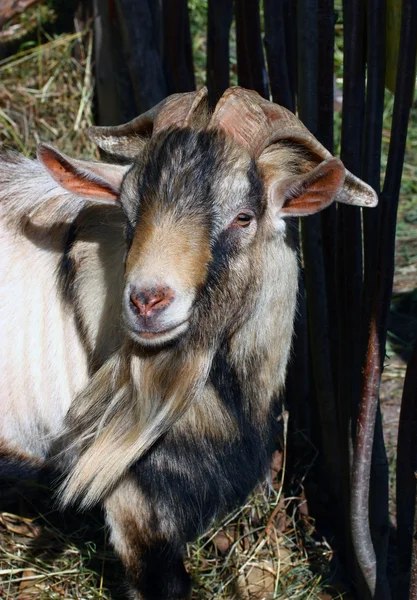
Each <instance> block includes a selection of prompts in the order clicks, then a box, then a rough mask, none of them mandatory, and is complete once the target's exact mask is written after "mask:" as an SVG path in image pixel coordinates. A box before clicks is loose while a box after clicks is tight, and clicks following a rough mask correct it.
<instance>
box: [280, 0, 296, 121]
mask: <svg viewBox="0 0 417 600" xmlns="http://www.w3.org/2000/svg"><path fill="white" fill-rule="evenodd" d="M283 18H284V26H285V45H286V55H287V63H288V80H289V86H290V99H291V104H290V105H289V106H288V107H287V108H289V109H290V110H291V111H292V112H295V96H296V92H297V80H298V74H297V69H298V67H297V3H296V2H294V0H283Z"/></svg>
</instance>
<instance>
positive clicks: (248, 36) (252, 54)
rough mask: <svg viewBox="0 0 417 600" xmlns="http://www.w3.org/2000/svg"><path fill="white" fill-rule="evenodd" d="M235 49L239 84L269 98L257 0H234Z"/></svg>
mask: <svg viewBox="0 0 417 600" xmlns="http://www.w3.org/2000/svg"><path fill="white" fill-rule="evenodd" d="M235 10H236V51H237V77H238V82H239V85H241V86H242V87H244V88H249V89H252V90H256V91H257V92H258V93H259V94H260V95H261V96H263V97H264V98H269V87H268V75H267V72H266V68H265V58H264V53H263V47H262V37H261V20H260V14H259V0H236V1H235Z"/></svg>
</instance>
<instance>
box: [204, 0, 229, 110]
mask: <svg viewBox="0 0 417 600" xmlns="http://www.w3.org/2000/svg"><path fill="white" fill-rule="evenodd" d="M232 20H233V0H209V3H208V24H207V87H208V93H209V102H210V104H211V106H213V107H214V106H215V105H216V103H217V101H218V99H219V98H220V96H221V95H222V94H223V92H224V91H225V90H226V89H227V88H228V87H229V72H230V60H229V58H230V55H229V36H230V27H231V25H232Z"/></svg>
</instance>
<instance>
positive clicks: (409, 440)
mask: <svg viewBox="0 0 417 600" xmlns="http://www.w3.org/2000/svg"><path fill="white" fill-rule="evenodd" d="M416 440H417V341H416V343H415V345H414V350H413V353H412V355H411V358H410V361H409V363H408V366H407V373H406V376H405V381H404V390H403V397H402V401H401V412H400V424H399V428H398V450H397V559H398V562H397V565H398V570H397V596H396V598H397V600H408V598H412V599H413V600H415V599H416V598H417V553H416V550H417V548H416V533H417V532H416V523H415V520H416V518H417V511H416V492H417V486H416V471H417V452H416ZM412 594H413V595H412Z"/></svg>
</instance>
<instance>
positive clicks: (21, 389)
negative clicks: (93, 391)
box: [0, 157, 87, 458]
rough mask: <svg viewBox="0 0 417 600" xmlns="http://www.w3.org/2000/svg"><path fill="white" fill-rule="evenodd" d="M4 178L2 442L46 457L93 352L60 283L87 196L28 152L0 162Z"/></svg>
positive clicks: (0, 237)
mask: <svg viewBox="0 0 417 600" xmlns="http://www.w3.org/2000/svg"><path fill="white" fill-rule="evenodd" d="M0 182H1V184H0V185H1V194H0V247H1V252H0V372H1V374H2V376H1V386H0V412H1V419H0V441H2V442H6V444H7V446H8V447H9V448H11V449H16V450H19V451H21V452H22V451H24V452H26V453H28V454H29V455H32V456H34V457H38V458H45V456H46V455H47V453H48V450H49V446H50V442H51V440H52V439H53V438H54V437H56V435H57V433H58V431H59V429H60V427H61V426H62V420H63V417H64V415H65V413H66V411H67V409H68V406H69V404H70V401H71V399H72V397H73V396H74V395H75V394H76V393H77V392H79V391H80V390H81V389H82V388H83V387H85V385H86V382H87V355H86V351H85V349H84V347H83V345H82V342H81V340H80V337H79V334H78V331H77V327H76V324H75V320H74V314H73V312H72V311H68V308H67V307H65V306H64V305H63V301H62V299H61V297H60V295H59V292H58V289H57V286H56V272H57V268H58V264H59V261H60V258H61V251H62V248H63V239H64V234H65V231H66V226H65V220H66V219H68V217H71V216H73V215H74V214H76V212H78V211H79V210H80V208H81V207H82V206H83V205H84V204H85V201H84V200H82V199H81V198H77V197H75V196H72V195H71V194H68V193H67V192H65V191H64V190H62V188H60V187H59V186H58V185H57V184H56V183H55V182H54V181H53V180H52V179H51V178H50V177H49V175H48V174H47V173H46V172H45V171H44V170H43V168H42V167H41V166H40V164H39V163H37V162H35V161H30V160H28V159H26V158H23V157H19V158H18V159H14V160H13V162H7V161H6V162H1V161H0ZM42 211H44V215H46V213H47V219H48V224H49V226H48V229H46V228H45V229H43V223H44V222H45V220H44V219H46V216H44V215H42ZM35 215H37V218H36V217H35ZM52 215H54V220H55V221H54V222H56V223H61V225H60V226H58V227H57V228H56V229H55V230H54V228H52V229H50V219H51V216H52ZM30 216H32V219H33V227H32V226H28V224H27V221H28V219H29V218H30ZM25 224H26V230H27V232H26V233H23V231H22V228H23V227H24V226H25Z"/></svg>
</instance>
